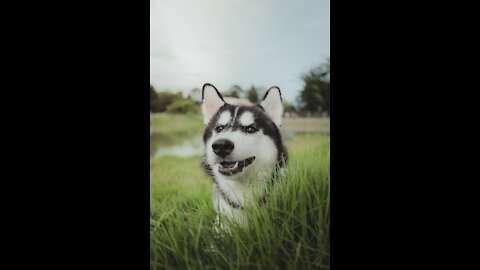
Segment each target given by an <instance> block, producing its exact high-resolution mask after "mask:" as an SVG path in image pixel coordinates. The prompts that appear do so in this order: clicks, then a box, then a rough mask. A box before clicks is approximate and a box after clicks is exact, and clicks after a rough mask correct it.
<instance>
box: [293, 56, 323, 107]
mask: <svg viewBox="0 0 480 270" xmlns="http://www.w3.org/2000/svg"><path fill="white" fill-rule="evenodd" d="M302 80H303V81H304V83H305V85H304V87H303V90H302V91H301V93H300V96H299V101H300V105H301V109H302V110H303V111H307V112H311V113H322V112H326V113H327V114H328V115H330V59H328V60H327V63H324V64H321V65H319V66H317V67H315V68H313V69H312V70H310V71H309V72H308V73H307V74H304V75H303V76H302Z"/></svg>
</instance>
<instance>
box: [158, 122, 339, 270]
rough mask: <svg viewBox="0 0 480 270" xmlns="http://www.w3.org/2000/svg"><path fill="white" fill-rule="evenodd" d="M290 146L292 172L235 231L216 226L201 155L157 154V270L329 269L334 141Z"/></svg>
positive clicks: (317, 139) (306, 139)
mask: <svg viewBox="0 0 480 270" xmlns="http://www.w3.org/2000/svg"><path fill="white" fill-rule="evenodd" d="M165 117H167V116H165ZM163 120H165V119H163ZM177 120H178V119H177ZM181 120H183V121H188V119H187V118H183V119H181ZM190 120H191V119H190ZM200 123H201V121H200ZM158 127H159V126H156V128H158ZM164 127H165V125H164V126H160V128H159V130H157V131H163V128H164ZM168 132H169V131H168ZM286 144H287V147H288V150H289V154H290V160H289V165H288V168H287V176H285V177H282V178H281V177H278V178H277V179H275V185H273V186H272V187H271V188H270V189H269V193H270V196H269V199H268V201H267V204H266V205H263V206H260V205H259V204H258V203H257V202H252V204H251V205H248V206H247V209H248V211H249V212H251V215H249V224H250V226H249V227H248V229H242V228H239V227H237V226H236V224H231V234H228V233H224V232H222V233H215V231H214V230H213V221H214V218H215V211H214V209H213V206H212V201H211V186H212V182H211V180H210V178H208V177H207V176H206V175H205V174H204V173H203V171H202V170H201V168H200V157H199V156H194V157H189V158H179V157H173V156H166V157H161V158H157V159H151V160H150V226H151V227H150V262H151V263H150V264H151V269H329V264H330V263H329V262H330V259H329V258H330V257H329V251H330V238H329V228H330V139H329V137H322V136H319V135H301V136H296V137H294V138H293V139H290V140H287V141H286Z"/></svg>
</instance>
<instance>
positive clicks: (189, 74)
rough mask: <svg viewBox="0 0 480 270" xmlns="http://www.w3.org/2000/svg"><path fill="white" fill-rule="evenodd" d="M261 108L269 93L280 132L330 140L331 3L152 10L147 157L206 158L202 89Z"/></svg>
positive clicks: (160, 5) (161, 4)
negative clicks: (278, 105) (279, 114)
mask: <svg viewBox="0 0 480 270" xmlns="http://www.w3.org/2000/svg"><path fill="white" fill-rule="evenodd" d="M206 82H209V83H212V84H213V85H215V86H216V87H217V89H218V90H219V91H220V92H221V93H222V94H223V95H224V96H227V97H232V98H235V99H237V101H238V102H242V103H244V104H256V103H258V102H259V101H260V100H261V99H262V98H263V95H264V94H265V92H266V90H267V89H268V88H269V87H271V86H274V85H276V86H279V87H280V89H281V91H282V97H283V101H284V120H283V126H282V127H281V132H282V135H283V137H284V139H285V140H289V139H292V138H293V137H295V136H297V135H299V134H305V133H309V134H317V135H318V136H329V134H330V119H329V116H330V2H329V1H328V0H317V1H307V0H301V1H287V0H276V1H273V0H265V1H253V0H243V1H240V0H225V1H219V0H199V1H198V0H197V1H194V0H185V1H169V0H162V1H155V0H152V1H151V2H150V84H151V85H150V112H151V114H150V156H151V158H160V157H163V156H171V155H173V156H178V157H189V156H197V155H200V154H201V151H202V150H201V147H202V132H203V128H204V126H203V122H202V117H201V113H200V102H201V87H202V86H203V84H204V83H206Z"/></svg>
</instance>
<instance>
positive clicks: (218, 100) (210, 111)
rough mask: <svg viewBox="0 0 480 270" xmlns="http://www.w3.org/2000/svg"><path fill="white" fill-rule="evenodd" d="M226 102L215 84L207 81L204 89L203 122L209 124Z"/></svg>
mask: <svg viewBox="0 0 480 270" xmlns="http://www.w3.org/2000/svg"><path fill="white" fill-rule="evenodd" d="M224 104H225V101H223V97H222V95H221V94H220V93H219V92H218V90H217V88H215V86H213V85H211V84H209V83H206V84H205V85H204V86H203V89H202V113H203V122H204V123H205V125H208V123H209V122H210V119H212V117H213V115H214V114H215V113H216V112H217V111H218V109H220V108H221V107H222V106H223V105H224Z"/></svg>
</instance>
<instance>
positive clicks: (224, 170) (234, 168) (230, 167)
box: [218, 157, 255, 175]
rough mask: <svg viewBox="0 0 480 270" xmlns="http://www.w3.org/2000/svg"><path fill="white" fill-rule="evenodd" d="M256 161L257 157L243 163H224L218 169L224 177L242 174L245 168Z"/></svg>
mask: <svg viewBox="0 0 480 270" xmlns="http://www.w3.org/2000/svg"><path fill="white" fill-rule="evenodd" d="M254 160H255V157H250V158H247V159H245V160H242V161H223V162H220V166H219V167H218V172H220V173H221V174H224V175H234V174H237V173H239V172H241V171H242V170H243V168H245V167H247V166H248V165H250V164H252V162H253V161H254Z"/></svg>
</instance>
